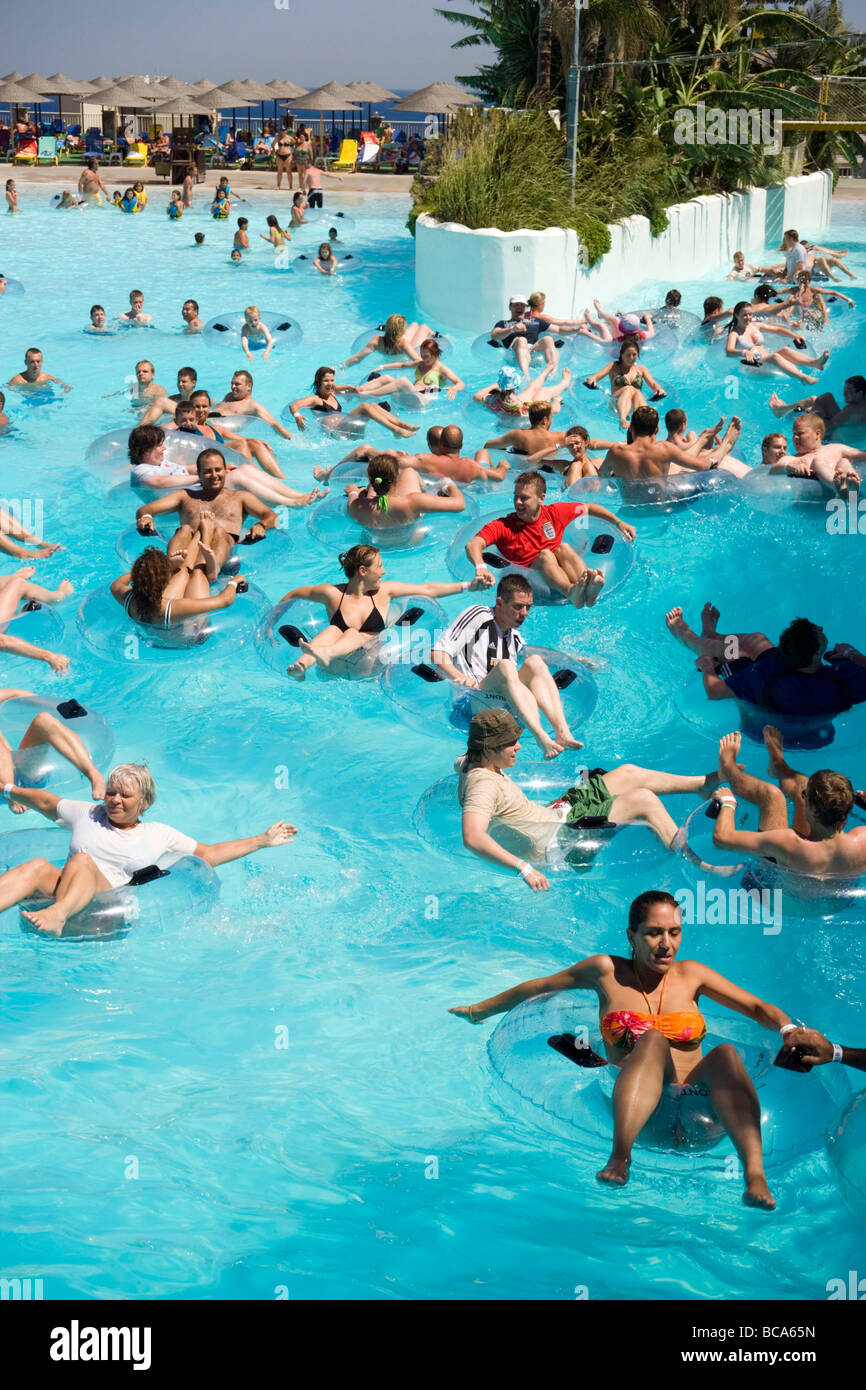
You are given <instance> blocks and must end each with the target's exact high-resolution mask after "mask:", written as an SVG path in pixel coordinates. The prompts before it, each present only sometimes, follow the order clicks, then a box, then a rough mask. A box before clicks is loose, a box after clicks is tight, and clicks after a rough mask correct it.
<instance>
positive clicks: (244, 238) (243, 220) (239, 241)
mask: <svg viewBox="0 0 866 1390" xmlns="http://www.w3.org/2000/svg"><path fill="white" fill-rule="evenodd" d="M249 225H250V221H249V218H248V217H239V218H238V229H237V231H236V232H235V239H234V249H235V251H249V249H250V239H249V236H248V234H247V227H248V226H249ZM232 259H234V257H232Z"/></svg>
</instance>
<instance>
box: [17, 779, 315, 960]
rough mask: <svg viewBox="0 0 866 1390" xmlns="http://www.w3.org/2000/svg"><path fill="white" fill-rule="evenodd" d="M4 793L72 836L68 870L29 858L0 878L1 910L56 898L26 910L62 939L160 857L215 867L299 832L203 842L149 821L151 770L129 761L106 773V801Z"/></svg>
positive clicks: (290, 828) (22, 790)
mask: <svg viewBox="0 0 866 1390" xmlns="http://www.w3.org/2000/svg"><path fill="white" fill-rule="evenodd" d="M3 794H4V796H6V797H8V798H10V799H14V800H15V801H16V802H21V803H22V804H23V805H25V806H30V807H32V809H33V810H34V811H38V812H39V813H40V815H43V816H45V817H46V818H47V819H48V820H53V821H59V822H60V824H61V825H65V826H68V827H69V829H70V830H71V832H72V834H71V838H70V842H69V855H68V857H67V860H66V863H65V864H64V866H63V868H62V869H58V868H57V867H56V866H55V865H54V864H49V862H48V860H47V859H29V860H28V861H27V862H26V863H25V864H20V865H19V866H18V867H17V868H15V869H9V870H7V872H6V873H5V874H0V912H5V911H6V909H7V908H8V907H13V906H14V905H15V903H20V902H22V901H23V900H24V899H25V898H32V897H39V896H44V897H46V898H53V899H54V902H53V903H52V904H51V905H50V906H48V907H44V908H39V909H38V910H37V911H34V912H24V913H22V916H23V917H26V918H27V920H28V921H29V922H32V924H33V925H34V927H36V928H37V929H38V930H39V931H44V932H48V933H50V934H51V935H52V936H59V935H60V934H61V932H62V931H63V928H64V926H65V925H66V921H67V919H68V918H69V917H71V916H73V914H74V913H76V912H80V911H81V910H82V908H84V907H86V906H87V904H88V903H89V902H90V900H91V898H92V897H93V896H94V894H95V893H104V892H105V891H106V890H107V889H109V888H120V887H123V886H124V885H125V884H128V883H129V882H130V880H131V879H132V877H133V875H134V874H135V873H136V872H137V871H138V870H140V869H145V868H148V867H149V866H150V865H152V864H159V861H160V860H161V859H170V860H174V859H177V858H180V857H181V856H182V855H189V854H194V855H196V856H197V857H198V858H199V859H203V860H204V861H205V863H206V864H210V865H211V867H212V868H216V867H217V865H219V864H227V863H228V862H229V861H230V860H232V859H243V858H244V856H245V855H247V854H254V853H255V852H256V850H259V849H270V848H272V847H273V846H274V845H284V844H286V843H287V841H289V840H291V839H292V838H293V836H295V835H296V834H297V829H296V827H295V826H294V825H287V824H286V822H285V821H277V822H276V823H275V824H274V825H272V826H270V827H269V828H268V829H267V830H266V831H265V832H264V833H263V834H261V835H251V836H249V837H247V838H246V839H243V840H223V841H221V842H220V843H218V844H215V845H204V844H200V843H199V842H198V841H197V840H195V839H193V837H192V836H191V835H186V834H185V833H184V832H183V831H181V830H174V829H173V828H172V827H171V826H170V825H163V824H162V823H161V822H160V821H149V822H144V821H142V820H141V816H142V815H143V813H144V812H145V811H146V810H147V809H148V808H149V807H150V806H152V805H153V803H154V801H155V800H156V786H155V784H154V780H153V777H152V776H151V774H150V772H149V771H148V769H147V768H146V767H142V766H140V765H139V764H138V763H123V764H121V765H120V766H119V767H116V768H114V770H113V771H112V772H110V773H109V774H108V781H107V783H106V788H105V801H104V803H99V802H95V803H91V802H89V801H69V800H67V799H66V798H65V797H59V796H54V794H53V793H52V792H46V791H39V790H38V789H36V788H32V787H16V786H13V785H12V783H8V782H7V784H6V786H5V787H4V788H3Z"/></svg>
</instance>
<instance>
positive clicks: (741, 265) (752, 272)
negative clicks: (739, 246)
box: [728, 251, 758, 280]
mask: <svg viewBox="0 0 866 1390" xmlns="http://www.w3.org/2000/svg"><path fill="white" fill-rule="evenodd" d="M757 273H758V272H757V270H756V269H755V267H754V266H753V265H752V263H751V261H747V260H746V257H745V254H744V252H742V251H735V252H734V268H733V270H731V271H729V272H728V279H729V280H754V279H755V277H756V276H757Z"/></svg>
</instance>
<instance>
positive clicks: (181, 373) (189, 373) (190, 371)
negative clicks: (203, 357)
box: [177, 367, 198, 381]
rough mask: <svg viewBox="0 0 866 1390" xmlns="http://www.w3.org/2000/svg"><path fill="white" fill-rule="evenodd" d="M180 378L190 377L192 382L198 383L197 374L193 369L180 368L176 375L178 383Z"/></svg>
mask: <svg viewBox="0 0 866 1390" xmlns="http://www.w3.org/2000/svg"><path fill="white" fill-rule="evenodd" d="M182 376H189V377H192V379H193V381H198V372H197V371H196V369H195V367H181V368H180V371H179V372H178V374H177V379H178V381H180V379H181V377H182Z"/></svg>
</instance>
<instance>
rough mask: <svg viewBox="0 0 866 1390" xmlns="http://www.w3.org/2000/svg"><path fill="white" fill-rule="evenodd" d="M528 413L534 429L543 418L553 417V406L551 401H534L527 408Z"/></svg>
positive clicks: (550, 418)
mask: <svg viewBox="0 0 866 1390" xmlns="http://www.w3.org/2000/svg"><path fill="white" fill-rule="evenodd" d="M527 415H528V416H529V424H530V426H531V427H532V429H537V427H538V426H539V425H540V424H541V422H542V421H543V420H552V419H553V406H552V405H551V404H550V401H533V402H532V404H531V405H530V406H529V408H528V410H527Z"/></svg>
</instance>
